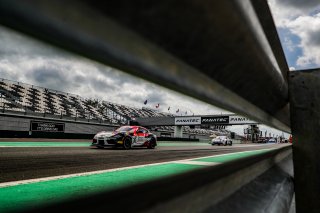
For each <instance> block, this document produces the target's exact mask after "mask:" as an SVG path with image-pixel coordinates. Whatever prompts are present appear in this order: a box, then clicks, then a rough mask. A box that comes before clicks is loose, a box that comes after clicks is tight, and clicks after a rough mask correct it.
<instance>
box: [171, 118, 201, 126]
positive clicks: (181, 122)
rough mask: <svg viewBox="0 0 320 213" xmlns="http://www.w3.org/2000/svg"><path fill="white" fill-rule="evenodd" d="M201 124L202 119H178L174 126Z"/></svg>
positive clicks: (175, 120)
mask: <svg viewBox="0 0 320 213" xmlns="http://www.w3.org/2000/svg"><path fill="white" fill-rule="evenodd" d="M197 124H199V125H200V124H201V117H176V118H175V119H174V125H181V126H183V125H197Z"/></svg>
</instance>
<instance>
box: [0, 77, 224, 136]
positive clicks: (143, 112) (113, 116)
mask: <svg viewBox="0 0 320 213" xmlns="http://www.w3.org/2000/svg"><path fill="white" fill-rule="evenodd" d="M0 107H1V109H0V110H1V111H2V112H12V113H14V112H16V113H23V114H32V115H43V116H50V115H51V116H53V117H54V116H56V117H60V118H62V117H63V118H72V119H75V120H77V119H78V120H81V119H85V120H96V121H97V122H104V123H110V124H119V125H121V124H127V123H128V120H130V119H132V118H134V117H163V116H174V115H173V114H169V113H163V112H158V111H156V110H154V109H150V108H146V107H142V108H136V107H129V106H125V105H121V104H116V103H111V102H107V101H101V100H92V99H84V98H82V97H80V96H78V95H73V94H69V93H64V92H59V91H56V90H52V89H47V88H43V87H37V86H33V85H29V84H24V83H20V82H14V81H10V80H6V79H0ZM157 129H158V130H160V131H170V132H172V131H173V130H174V128H173V127H172V126H161V127H157ZM183 131H184V132H187V133H190V134H204V135H210V134H212V133H215V134H221V133H222V131H220V130H219V131H214V130H205V129H191V128H190V127H184V129H183Z"/></svg>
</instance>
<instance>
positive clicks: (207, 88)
mask: <svg viewBox="0 0 320 213" xmlns="http://www.w3.org/2000/svg"><path fill="white" fill-rule="evenodd" d="M253 2H254V3H253ZM0 12H1V13H0V17H1V18H0V23H1V24H3V25H6V26H9V27H11V28H14V29H17V30H19V31H22V32H24V33H27V34H30V35H32V36H35V37H37V38H39V39H42V40H44V41H47V42H49V43H52V44H54V45H57V46H60V47H62V48H64V49H66V50H70V51H73V52H75V53H78V54H80V55H84V56H86V57H88V58H91V59H94V60H97V61H100V62H102V63H105V64H107V65H110V66H113V67H116V68H118V69H120V70H123V71H125V72H128V73H131V74H134V75H137V76H140V77H142V78H144V79H147V80H149V81H152V82H155V83H158V84H160V85H163V86H165V87H168V88H171V89H174V90H176V91H179V92H181V93H184V94H186V95H189V96H192V97H195V98H197V99H200V100H203V101H205V102H207V103H210V104H213V105H216V106H218V107H222V108H224V109H227V110H229V111H232V112H235V113H237V114H242V115H246V116H248V117H250V118H252V119H253V120H257V121H259V122H262V123H265V124H268V125H271V126H273V127H276V128H278V129H282V130H284V131H287V132H289V131H290V127H289V126H290V124H289V108H288V85H287V80H286V76H285V75H284V74H285V73H286V72H287V71H288V67H287V65H286V62H285V60H284V57H283V52H282V51H281V45H280V42H279V39H278V37H277V33H276V29H275V27H274V24H273V21H272V16H271V14H270V12H269V9H268V5H267V2H266V1H265V0H258V1H250V0H243V1H240V0H230V1H210V2H209V1H204V2H199V1H197V0H189V1H186V2H185V3H184V5H183V7H181V3H180V1H177V0H176V1H172V0H170V1H169V0H165V1H160V2H158V1H148V0H139V1H128V0H117V1H106V2H104V1H103V2H100V1H85V0H83V1H69V2H68V4H65V2H64V1H62V0H58V1H49V0H47V1H43V0H29V1H27V2H25V1H19V0H2V1H1V2H0ZM84 14H85V15H84ZM265 32H268V33H265ZM53 35H54V36H53ZM133 41H134V42H133ZM275 47H277V48H275ZM250 82H254V84H251V83H250ZM262 94H263V95H262ZM226 97H227V98H226ZM270 103H272V104H270Z"/></svg>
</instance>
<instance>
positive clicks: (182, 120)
mask: <svg viewBox="0 0 320 213" xmlns="http://www.w3.org/2000/svg"><path fill="white" fill-rule="evenodd" d="M256 123H257V122H255V121H252V120H250V119H248V118H246V117H242V116H237V115H223V116H205V117H192V116H190V117H176V118H175V125H176V126H179V125H181V126H183V125H201V124H207V125H240V124H256Z"/></svg>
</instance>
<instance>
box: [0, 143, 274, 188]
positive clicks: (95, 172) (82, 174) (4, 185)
mask: <svg viewBox="0 0 320 213" xmlns="http://www.w3.org/2000/svg"><path fill="white" fill-rule="evenodd" d="M272 149H276V148H272ZM272 149H270V148H269V149H259V150H250V151H243V152H232V153H227V154H220V155H210V156H204V157H197V158H188V159H183V160H175V161H167V162H162V163H150V164H144V165H138V166H127V167H122V168H116V169H106V170H99V171H93V172H82V173H76V174H70V175H58V176H52V177H45V178H35V179H28V180H20V181H10V182H4V183H0V188H4V187H9V186H16V185H21V184H30V183H37V182H44V181H51V180H59V179H64V178H72V177H80V176H89V175H95V174H102V173H107V172H114V171H121V170H127V169H135V168H142V167H146V166H154V165H163V164H169V163H182V162H183V161H187V162H189V161H192V160H197V159H203V158H210V157H218V156H225V155H231V154H239V153H246V152H255V151H262V150H272ZM197 165H199V164H197ZM206 166H208V164H207V165H206Z"/></svg>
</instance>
